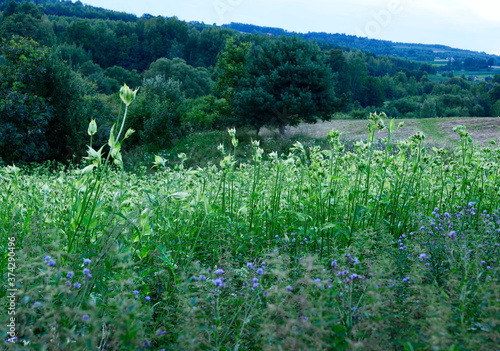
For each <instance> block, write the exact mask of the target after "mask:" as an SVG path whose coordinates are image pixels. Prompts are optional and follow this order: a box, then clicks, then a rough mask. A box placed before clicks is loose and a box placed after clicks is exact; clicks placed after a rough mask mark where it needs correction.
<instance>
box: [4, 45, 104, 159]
mask: <svg viewBox="0 0 500 351" xmlns="http://www.w3.org/2000/svg"><path fill="white" fill-rule="evenodd" d="M2 53H3V55H4V58H5V59H6V61H7V64H6V65H2V66H0V70H1V72H2V74H1V77H0V80H1V88H0V89H1V90H2V94H1V96H2V98H1V104H0V106H1V110H0V119H1V122H2V123H0V128H1V129H2V134H3V138H2V139H1V140H2V144H3V145H2V146H3V147H2V154H1V155H0V157H2V158H3V159H4V161H5V162H7V163H11V162H28V161H43V160H48V159H55V160H59V161H64V160H65V159H66V158H67V157H71V156H72V155H78V154H79V151H78V150H81V149H83V145H84V143H85V139H84V138H85V136H84V135H83V133H81V130H83V129H84V126H85V125H86V124H87V123H88V121H89V120H90V118H92V117H93V116H98V115H101V113H102V112H104V111H105V110H104V107H103V106H102V104H101V102H100V101H99V100H98V99H97V98H95V97H93V96H92V94H93V93H94V90H93V87H92V86H91V85H90V84H88V83H87V82H85V81H84V80H82V79H81V78H79V77H78V76H77V75H76V74H75V73H73V72H71V71H70V69H69V68H68V67H67V66H66V65H64V64H63V63H62V62H60V61H59V59H58V58H57V57H56V56H55V55H54V54H53V53H52V52H51V51H50V50H49V49H47V48H45V47H41V46H40V45H38V44H37V43H36V42H34V41H32V40H27V39H23V38H16V39H13V40H11V41H8V42H7V41H4V42H3V44H2ZM99 117H100V118H99V119H100V120H102V119H103V118H104V117H105V116H102V115H101V116H99ZM94 118H96V117H94Z"/></svg>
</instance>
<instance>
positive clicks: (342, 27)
mask: <svg viewBox="0 0 500 351" xmlns="http://www.w3.org/2000/svg"><path fill="white" fill-rule="evenodd" d="M81 1H82V2H83V3H84V4H89V5H93V6H98V7H103V8H106V9H112V10H117V11H124V12H128V13H133V14H136V15H138V16H141V15H143V14H144V13H149V14H151V15H154V16H157V15H161V16H167V17H171V16H177V17H178V18H179V19H181V20H186V21H200V22H205V23H206V24H213V23H216V24H218V25H220V24H226V23H230V22H241V23H248V24H255V25H259V26H268V27H279V28H283V29H286V30H289V31H295V32H302V33H307V32H327V33H345V34H351V35H357V36H362V37H368V38H373V39H386V40H392V41H398V42H407V43H423V44H443V45H448V46H451V47H454V48H459V49H467V50H473V51H484V52H486V53H488V54H497V55H500V1H498V0H473V1H472V0H307V1H305V0H266V1H264V0H151V1H146V0H143V1H137V0H81Z"/></svg>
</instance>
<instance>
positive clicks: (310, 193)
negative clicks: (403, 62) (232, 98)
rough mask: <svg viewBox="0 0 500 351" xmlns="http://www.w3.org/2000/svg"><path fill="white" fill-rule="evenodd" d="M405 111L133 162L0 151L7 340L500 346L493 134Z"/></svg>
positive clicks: (249, 346) (38, 346) (210, 138)
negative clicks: (415, 123) (418, 127)
mask: <svg viewBox="0 0 500 351" xmlns="http://www.w3.org/2000/svg"><path fill="white" fill-rule="evenodd" d="M396 122H397V121H389V120H382V119H381V118H380V116H378V115H372V116H371V119H370V120H369V121H368V132H366V127H367V125H366V124H367V121H364V122H363V123H364V128H365V134H364V135H363V141H357V142H353V140H352V139H343V138H342V137H341V136H340V132H339V131H338V130H337V131H330V132H329V133H327V135H326V136H325V137H323V138H320V136H319V134H314V133H312V132H311V130H309V129H308V128H304V126H302V127H301V128H302V129H303V130H301V131H300V133H299V134H300V135H301V138H303V139H302V140H303V141H304V143H301V142H296V141H294V140H293V135H294V134H293V133H294V132H293V131H292V130H290V131H288V132H289V135H290V136H291V137H292V138H290V139H286V140H285V141H283V140H281V139H279V138H278V137H276V136H273V135H272V134H269V135H266V132H265V131H263V134H261V135H260V136H259V137H258V138H257V136H256V135H254V134H252V133H250V132H245V133H244V132H243V131H242V132H240V133H239V134H232V132H230V133H227V134H226V133H224V134H221V133H207V134H203V135H192V136H191V139H188V140H187V141H185V143H184V144H183V143H179V144H177V145H175V148H174V149H173V150H171V151H168V152H167V153H166V154H164V155H163V156H164V157H162V156H160V155H151V156H145V157H144V159H146V160H147V157H150V159H149V160H151V161H154V162H155V166H154V168H151V166H153V164H149V165H147V168H146V169H144V168H140V167H139V169H138V172H135V173H134V172H127V171H125V170H124V169H122V168H121V167H119V166H116V165H112V164H111V158H109V159H100V158H99V157H98V155H95V154H94V153H93V152H92V151H90V152H89V160H88V164H90V165H94V166H95V167H94V168H93V169H89V168H85V169H86V172H81V171H79V170H69V171H65V170H63V169H57V171H54V167H52V166H42V167H39V168H30V169H24V168H23V169H19V168H15V167H5V168H2V169H0V175H1V178H0V193H1V194H2V196H1V207H0V223H1V225H0V235H1V236H2V238H1V239H2V240H1V244H0V245H2V246H3V252H6V253H7V252H9V248H10V249H11V252H15V255H10V256H9V255H7V254H6V255H4V256H3V257H2V260H1V262H0V265H1V266H2V272H3V278H4V279H3V281H5V282H9V283H11V284H12V286H11V287H12V288H16V289H17V291H16V302H15V304H16V305H15V308H16V327H15V333H16V336H17V337H18V340H17V343H16V344H13V343H9V344H5V345H6V346H5V347H6V349H8V350H11V349H12V350H17V349H19V350H20V349H25V348H28V349H34V350H42V349H45V350H87V349H88V350H91V349H92V350H95V349H99V350H103V349H107V350H148V349H154V350H160V349H166V350H229V349H231V350H238V349H240V350H276V349H284V350H288V349H297V350H298V349H304V350H305V349H310V350H320V349H332V350H355V349H358V350H359V349H361V350H373V349H375V350H387V349H394V350H412V349H414V350H450V349H453V350H479V349H485V350H490V349H494V348H495V347H496V346H495V345H497V341H498V339H499V337H500V326H499V325H498V307H499V303H498V301H499V299H500V296H499V294H500V289H499V288H500V287H499V280H498V274H497V271H498V268H499V264H498V259H499V258H498V254H499V250H500V249H499V243H500V240H499V239H500V225H499V221H500V218H499V212H498V209H499V207H500V200H499V196H498V195H499V193H498V191H499V190H498V189H499V187H500V174H499V173H498V164H499V162H500V151H499V149H498V148H497V147H491V146H490V147H485V146H480V145H478V144H477V143H474V142H473V141H472V139H471V138H470V134H469V133H468V132H467V130H466V129H465V128H463V127H459V128H457V129H456V134H458V143H457V148H455V149H452V150H444V149H440V148H436V147H433V146H432V145H429V144H427V143H426V141H427V138H425V139H424V137H423V135H422V134H421V133H419V132H418V131H414V132H413V133H412V134H411V135H410V136H409V137H407V138H403V139H401V140H398V139H396V137H397V136H398V135H399V136H401V135H402V134H403V130H404V128H403V129H399V130H398V128H397V123H396ZM410 122H411V121H408V124H411V123H410ZM332 123H338V124H339V127H342V128H346V130H352V129H353V128H354V127H353V126H352V125H348V124H345V125H341V123H340V122H339V121H334V122H332ZM433 123H434V122H433V121H432V120H429V121H425V123H424V124H422V126H423V127H424V128H427V129H428V130H432V129H433V126H435V124H433ZM436 123H437V122H436ZM322 127H325V126H322ZM410 127H412V126H410ZM384 132H385V134H386V136H387V138H388V140H385V141H383V140H380V139H379V138H378V135H381V134H379V133H384ZM318 133H320V132H318ZM295 135H297V134H295ZM433 137H434V138H442V137H444V136H443V135H440V134H439V133H435V135H434V136H433ZM256 139H258V140H256ZM353 139H357V138H353ZM110 140H111V139H110ZM318 140H322V142H321V144H322V145H321V146H320V145H315V144H316V141H318ZM305 142H307V143H310V145H306V144H305ZM197 143H198V144H197ZM207 143H210V144H207ZM219 144H222V146H223V147H220V146H219ZM111 145H112V146H114V147H116V143H113V142H111ZM274 146H277V147H278V151H279V152H273V151H275V150H276V149H275V150H273V149H272V147H274ZM215 150H217V152H216V151H215ZM181 152H184V153H186V155H187V157H189V158H191V162H193V165H194V166H193V167H190V164H189V162H190V160H189V159H187V160H186V159H185V158H184V156H183V155H181V157H180V159H179V157H178V155H176V154H177V153H181ZM169 153H170V156H168V154H169ZM114 155H115V156H116V154H114ZM209 155H213V157H214V158H213V159H210V160H208V159H207V158H208V157H209ZM167 156H168V157H171V158H169V159H166V158H165V157H167ZM134 157H137V158H138V159H139V156H138V155H136V156H134ZM210 157H211V156H210ZM203 159H206V165H205V166H202V167H198V166H199V165H200V164H201V163H202V161H203ZM124 163H125V165H126V164H127V161H126V160H124ZM84 166H86V164H84V165H81V166H80V167H79V169H83V167H84ZM130 167H133V166H130ZM9 242H10V244H9ZM14 261H15V266H13V265H12V263H13V262H14ZM9 263H10V264H11V265H9ZM8 273H11V274H14V276H10V277H8ZM8 278H11V280H8ZM7 289H8V286H7V285H5V284H4V285H2V288H1V290H2V294H7ZM4 296H5V295H4ZM0 304H1V305H2V309H3V311H8V308H9V304H10V301H9V300H8V299H6V298H5V299H2V300H1V301H0ZM2 316H3V319H2V320H1V321H0V322H1V323H2V325H4V326H6V325H7V324H8V323H9V319H8V318H9V317H10V316H9V315H8V314H7V313H3V314H2ZM7 331H8V329H7V328H5V327H4V328H3V329H2V336H3V337H4V340H7V339H8V338H9V337H10V336H9V335H8V334H7ZM23 345H26V346H23Z"/></svg>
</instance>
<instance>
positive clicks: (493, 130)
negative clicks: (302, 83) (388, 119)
mask: <svg viewBox="0 0 500 351" xmlns="http://www.w3.org/2000/svg"><path fill="white" fill-rule="evenodd" d="M400 122H403V123H404V126H403V128H401V129H400V130H398V131H397V132H396V134H395V135H394V137H395V139H399V140H401V139H407V138H409V137H410V136H411V135H413V134H415V133H416V132H418V131H421V132H423V133H424V134H425V136H426V138H425V140H426V142H428V143H430V144H435V145H441V146H443V147H454V146H457V145H458V143H459V136H458V134H457V133H454V132H453V128H455V127H456V126H458V125H464V126H466V127H467V129H468V131H469V133H470V136H471V138H472V140H474V142H476V143H478V144H481V145H487V144H489V143H490V141H491V140H494V141H496V142H500V118H492V117H485V118H472V117H464V118H455V117H449V118H425V119H398V120H397V123H400ZM366 124H367V122H366V120H333V121H329V122H321V123H317V124H302V125H300V126H299V127H290V128H287V131H286V133H287V136H288V137H290V138H293V137H294V136H296V135H304V136H309V137H314V138H321V139H324V138H326V135H327V134H328V132H329V131H330V130H331V129H333V128H335V129H338V130H339V131H340V132H341V133H342V135H343V137H345V138H347V139H362V138H366V135H367V129H366ZM261 135H262V136H269V135H271V132H270V131H269V130H263V131H262V132H261ZM386 135H387V130H382V131H379V132H377V133H376V134H375V136H376V137H377V138H384V137H385V136H386Z"/></svg>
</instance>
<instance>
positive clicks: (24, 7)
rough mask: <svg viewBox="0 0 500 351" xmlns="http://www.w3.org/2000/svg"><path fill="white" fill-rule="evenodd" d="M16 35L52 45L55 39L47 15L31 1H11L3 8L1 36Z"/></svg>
mask: <svg viewBox="0 0 500 351" xmlns="http://www.w3.org/2000/svg"><path fill="white" fill-rule="evenodd" d="M15 36H22V37H27V38H31V39H33V40H35V41H37V42H39V43H40V44H42V45H52V44H53V43H54V41H55V35H54V31H53V29H52V26H51V24H50V22H49V20H48V19H47V16H45V15H44V14H43V12H42V11H41V10H40V9H39V8H38V7H37V6H35V5H34V4H32V3H30V2H23V3H22V4H18V3H16V2H14V1H10V2H9V4H8V5H7V7H6V8H5V9H4V10H3V13H2V21H1V25H0V37H1V38H3V39H7V40H11V39H12V38H13V37H15Z"/></svg>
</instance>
